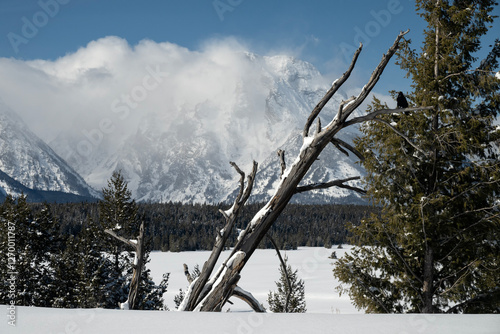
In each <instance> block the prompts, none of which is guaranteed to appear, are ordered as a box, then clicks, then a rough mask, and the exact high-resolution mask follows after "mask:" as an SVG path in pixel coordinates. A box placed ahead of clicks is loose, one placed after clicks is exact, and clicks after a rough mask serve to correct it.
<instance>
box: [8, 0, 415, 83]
mask: <svg viewBox="0 0 500 334" xmlns="http://www.w3.org/2000/svg"><path fill="white" fill-rule="evenodd" d="M42 4H43V5H42ZM43 7H45V10H44V9H43ZM47 9H48V10H47ZM41 11H45V12H46V13H48V15H45V16H44V14H40V12H41ZM26 21H29V22H30V23H31V24H33V25H34V26H35V28H36V29H37V31H33V30H30V29H29V23H26ZM35 23H36V24H38V26H37V25H35ZM23 26H24V27H25V28H24V30H23ZM408 28H410V29H411V30H412V32H411V35H409V37H410V38H412V39H414V40H419V38H420V35H421V31H422V29H423V22H422V20H421V19H420V18H419V17H418V16H417V15H416V13H415V10H414V3H413V1H408V0H399V1H398V0H383V1H373V0H371V1H370V0H363V1H348V0H312V1H300V0H287V1H282V0H280V1H265V0H220V1H219V0H216V1H214V0H182V1H181V0H169V1H165V0H146V1H138V0H41V1H36V0H2V1H1V2H0V34H1V36H2V38H1V40H0V57H14V58H16V59H23V60H31V59H51V60H54V59H57V58H59V57H62V56H64V55H65V54H67V53H72V52H75V51H76V50H78V48H80V47H83V46H85V45H87V43H89V42H91V41H93V40H97V39H99V38H102V37H105V36H110V35H114V36H119V37H121V38H124V39H126V40H127V41H128V42H129V44H131V45H135V44H137V43H138V42H139V41H140V40H143V39H151V40H153V41H156V42H164V41H168V42H171V43H175V44H178V45H180V46H183V47H186V48H189V49H190V50H197V49H198V48H200V47H201V46H202V45H203V44H204V43H206V41H207V40H213V39H220V38H226V37H228V36H232V37H235V38H237V39H238V40H239V41H241V42H242V43H244V44H245V45H247V46H248V48H249V49H250V51H253V52H256V53H259V54H274V53H291V54H293V55H295V56H297V57H299V58H301V59H304V60H307V61H309V62H311V63H313V64H314V65H315V66H316V67H317V68H318V69H319V70H320V71H321V72H322V73H330V72H331V73H333V74H332V75H335V74H337V73H342V72H343V71H344V70H345V66H346V63H347V60H348V59H349V57H350V53H349V52H346V51H345V50H348V51H349V50H350V49H349V47H350V48H351V49H353V48H354V47H355V46H357V41H358V40H361V41H362V42H364V44H365V46H364V52H363V57H362V58H361V59H360V62H359V65H358V67H359V69H358V75H359V80H364V79H363V78H364V77H366V75H369V73H370V72H371V71H372V69H373V68H374V66H375V65H376V64H377V62H378V61H379V60H380V57H381V55H382V53H383V52H384V51H385V50H386V49H387V48H388V47H389V46H390V45H391V44H392V42H393V41H394V39H395V37H396V35H397V33H398V32H399V31H400V30H405V29H408ZM360 32H361V33H360ZM9 33H11V35H10V39H9ZM12 33H13V34H17V35H18V36H21V37H23V38H24V36H25V35H27V37H28V38H26V39H25V40H23V41H22V42H20V41H19V40H15V41H14V42H13V41H12V40H13V38H14V37H12V36H14V35H13V34H12ZM23 33H24V34H23ZM26 33H28V34H26ZM342 47H343V48H342ZM386 76H389V77H393V78H394V79H395V80H397V81H399V82H401V83H402V84H404V81H402V80H401V79H402V76H403V73H402V72H401V71H399V70H398V69H397V68H395V66H392V68H391V69H389V70H388V73H387V75H386ZM381 84H382V85H383V86H384V88H386V89H392V88H391V86H390V85H391V83H384V82H382V83H381Z"/></svg>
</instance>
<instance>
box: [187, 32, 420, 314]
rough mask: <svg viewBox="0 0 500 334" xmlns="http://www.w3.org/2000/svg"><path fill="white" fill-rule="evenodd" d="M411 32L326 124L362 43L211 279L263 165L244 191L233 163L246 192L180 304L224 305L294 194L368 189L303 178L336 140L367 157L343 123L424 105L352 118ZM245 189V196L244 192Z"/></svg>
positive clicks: (215, 308) (228, 214) (192, 306)
mask: <svg viewBox="0 0 500 334" xmlns="http://www.w3.org/2000/svg"><path fill="white" fill-rule="evenodd" d="M406 33H408V31H406V32H401V33H400V34H399V35H398V36H397V38H396V40H395V41H394V44H393V45H392V46H391V47H390V48H389V50H388V51H387V54H386V55H384V56H383V57H382V60H381V61H380V63H379V65H378V66H377V68H376V69H375V70H374V72H373V73H372V75H371V77H370V79H369V81H368V83H367V84H366V85H365V86H364V87H363V89H362V90H361V92H360V93H359V95H358V96H357V97H351V98H350V99H348V100H347V101H344V102H342V103H341V105H340V107H339V110H338V112H337V115H336V116H335V117H334V118H333V119H332V120H331V121H330V123H329V124H328V125H327V126H326V127H325V128H322V127H321V123H320V121H319V118H318V115H319V113H320V112H321V110H322V109H323V107H324V106H325V105H326V103H327V102H328V101H329V100H330V99H331V98H332V96H333V95H334V94H335V93H336V92H337V91H338V89H339V88H340V87H341V86H342V84H344V82H345V81H346V80H347V78H348V77H349V76H350V74H351V72H352V71H353V69H354V66H355V64H356V61H357V59H358V56H359V54H360V52H361V49H362V45H360V46H359V48H358V49H357V50H356V52H355V54H354V57H353V59H352V62H351V65H350V67H349V69H348V70H347V71H346V72H345V73H344V74H343V75H342V76H341V77H340V78H339V79H337V80H336V81H335V82H334V83H333V84H332V87H331V88H330V89H329V90H328V92H327V93H326V95H325V96H324V97H323V99H322V100H321V101H320V102H319V103H318V105H317V106H316V107H315V108H314V109H313V111H312V112H311V114H310V116H309V118H308V119H307V122H306V124H305V126H304V130H303V132H302V137H303V145H302V148H301V150H300V153H299V155H298V156H297V158H296V159H295V161H294V162H293V164H291V165H290V167H288V168H286V169H285V166H286V164H285V161H284V153H283V152H279V153H278V155H279V157H280V162H281V166H282V175H281V179H280V183H279V185H278V186H277V188H276V191H275V193H274V195H273V196H272V197H271V199H270V200H269V202H268V203H267V204H266V205H265V206H264V207H263V208H262V209H261V210H260V211H259V212H258V213H257V214H256V215H255V216H254V217H253V219H252V220H251V221H250V222H249V223H248V225H247V228H246V229H245V230H244V231H243V233H242V234H240V236H239V237H238V242H237V244H236V245H235V247H234V249H233V251H232V253H231V255H230V256H229V259H228V260H226V261H225V262H224V264H223V265H222V266H221V267H220V268H219V270H218V271H217V273H216V274H215V275H214V277H213V278H212V279H210V280H209V279H208V277H209V276H210V275H211V273H212V271H213V266H214V265H215V261H217V258H218V257H219V255H220V251H221V250H222V248H223V247H224V243H225V241H226V240H227V236H228V235H227V233H230V232H231V231H230V229H231V228H232V226H233V224H234V219H235V218H236V215H237V214H238V212H239V209H240V208H241V207H242V206H243V205H244V204H245V202H246V199H247V198H248V196H249V195H250V191H251V189H252V185H253V179H254V176H255V172H256V166H257V165H256V163H254V169H253V171H252V174H251V177H249V180H248V183H247V187H246V189H245V191H244V184H243V178H244V173H243V172H241V170H239V168H237V166H236V165H234V164H233V163H232V164H233V166H235V168H236V169H237V171H238V173H240V174H241V175H242V178H241V180H240V193H239V195H238V198H237V199H236V200H235V203H234V205H233V207H232V208H231V209H230V210H228V211H227V212H223V214H224V217H225V218H226V222H227V223H226V227H225V228H224V229H223V231H222V232H223V233H221V236H220V238H218V239H217V241H216V245H215V246H214V250H213V251H212V255H211V256H210V259H209V261H208V262H207V263H205V265H204V267H203V270H202V273H201V275H200V277H199V278H198V279H197V280H195V281H193V283H192V284H191V285H190V287H189V289H188V293H187V294H186V297H185V300H184V301H183V303H182V304H181V306H180V307H179V310H183V311H193V310H201V311H220V310H221V308H222V306H223V305H224V303H225V302H226V301H227V300H228V298H229V297H230V296H232V295H233V294H235V289H236V286H237V283H238V280H239V278H240V272H241V270H242V269H243V267H244V266H245V264H246V262H247V261H248V260H249V259H250V257H251V256H252V254H253V252H254V251H255V250H256V249H257V247H258V245H259V243H260V241H261V240H262V239H263V238H264V237H265V236H266V233H267V231H268V230H269V228H270V227H271V226H272V225H273V223H274V222H275V221H276V219H277V218H278V216H279V215H280V214H281V212H282V211H283V209H284V208H285V207H286V205H287V204H288V202H289V201H290V199H291V198H292V196H293V195H294V194H296V193H299V192H304V191H309V190H315V189H324V188H328V187H333V186H338V187H344V188H348V189H351V190H355V191H359V192H364V191H363V190H362V189H359V188H357V187H354V186H349V185H346V184H345V182H347V181H350V180H354V179H358V178H359V177H353V178H348V179H345V180H334V181H331V182H327V183H320V184H312V185H305V186H299V183H300V182H301V180H302V179H303V178H304V176H305V175H306V173H307V171H308V170H309V168H310V167H311V165H312V164H313V163H314V161H316V160H317V158H318V156H319V155H320V153H321V152H322V151H323V149H324V148H325V147H326V146H327V145H328V144H330V143H332V144H333V145H335V146H336V147H337V148H339V149H340V150H341V151H342V152H344V153H347V151H346V150H348V151H351V152H352V153H354V154H355V155H357V156H358V157H361V154H360V153H359V152H357V151H356V150H354V149H353V148H352V147H351V146H350V145H348V144H347V143H345V142H343V141H341V140H339V139H336V138H335V135H336V134H337V133H338V132H339V131H340V130H342V129H343V128H345V127H348V126H351V125H354V124H358V123H361V122H365V121H370V120H377V116H379V115H382V114H391V113H400V112H404V111H406V112H408V111H413V110H419V109H424V108H405V109H386V110H376V111H372V112H371V113H369V114H367V115H365V116H361V117H356V118H352V119H350V120H348V118H349V116H350V115H351V114H352V112H353V111H354V110H355V109H356V108H357V107H359V105H360V104H361V103H362V102H363V101H364V100H365V98H366V97H367V96H368V94H369V93H370V91H371V90H372V89H373V87H374V86H375V84H376V83H377V81H378V79H379V78H380V76H381V74H382V72H383V71H384V68H385V66H386V65H387V63H388V62H389V60H390V58H391V57H392V56H393V55H394V53H395V52H396V49H397V48H398V44H399V41H400V40H401V38H402V37H403V36H404V35H405V34H406ZM316 119H318V125H317V127H316V131H315V132H314V133H313V134H310V133H309V132H310V131H309V130H310V128H311V126H312V124H313V123H314V121H315V120H316ZM243 193H244V196H243V197H242V194H243Z"/></svg>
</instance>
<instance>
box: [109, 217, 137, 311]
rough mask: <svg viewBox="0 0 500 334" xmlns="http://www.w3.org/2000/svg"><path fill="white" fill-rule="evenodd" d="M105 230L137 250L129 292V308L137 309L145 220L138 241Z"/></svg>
mask: <svg viewBox="0 0 500 334" xmlns="http://www.w3.org/2000/svg"><path fill="white" fill-rule="evenodd" d="M104 232H106V233H108V234H109V235H111V236H112V237H114V238H116V239H118V240H120V241H121V242H123V243H125V244H126V245H128V246H130V247H132V248H133V249H134V251H135V263H134V269H133V273H132V280H131V281H130V288H129V292H128V303H129V309H131V310H135V309H137V307H138V305H139V300H138V296H139V285H140V284H141V273H142V269H143V268H144V250H145V247H144V222H142V223H141V226H140V228H139V236H138V237H137V242H133V241H131V240H127V239H125V238H123V237H121V236H119V235H117V234H116V233H115V232H114V231H111V230H104Z"/></svg>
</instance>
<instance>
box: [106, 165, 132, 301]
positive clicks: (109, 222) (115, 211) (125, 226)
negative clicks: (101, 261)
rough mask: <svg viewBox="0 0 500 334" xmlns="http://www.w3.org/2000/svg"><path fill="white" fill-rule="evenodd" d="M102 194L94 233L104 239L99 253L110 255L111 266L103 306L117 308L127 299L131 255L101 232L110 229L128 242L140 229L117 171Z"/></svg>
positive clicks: (130, 201)
mask: <svg viewBox="0 0 500 334" xmlns="http://www.w3.org/2000/svg"><path fill="white" fill-rule="evenodd" d="M102 194H103V200H102V201H101V202H99V223H100V226H101V228H100V231H99V232H97V233H98V235H99V236H100V238H99V240H104V242H103V245H102V250H103V251H104V252H107V253H108V254H110V255H111V257H112V261H113V263H114V268H113V270H112V271H109V272H108V274H109V275H110V282H109V284H108V285H107V291H106V295H107V296H108V299H107V302H106V307H111V308H117V307H118V306H119V305H120V303H123V302H125V301H126V300H127V292H126V291H128V286H126V285H125V282H127V281H129V280H130V276H131V274H132V269H131V266H132V264H133V262H132V261H133V258H134V255H133V254H132V253H131V252H130V250H129V249H128V248H126V247H124V245H123V244H122V243H121V242H120V241H118V240H116V239H114V238H112V237H111V236H109V235H107V234H106V233H104V229H110V230H112V231H114V232H116V233H117V234H118V235H120V236H122V237H124V238H127V239H133V238H135V236H136V235H137V233H138V230H139V222H138V219H137V211H138V208H137V204H136V203H135V201H134V200H133V199H132V193H131V191H130V190H128V187H127V182H126V181H125V179H124V177H123V176H122V174H121V173H120V172H118V171H115V172H113V175H112V176H111V179H110V180H109V181H108V186H107V187H106V188H104V189H103V190H102ZM101 237H102V238H101Z"/></svg>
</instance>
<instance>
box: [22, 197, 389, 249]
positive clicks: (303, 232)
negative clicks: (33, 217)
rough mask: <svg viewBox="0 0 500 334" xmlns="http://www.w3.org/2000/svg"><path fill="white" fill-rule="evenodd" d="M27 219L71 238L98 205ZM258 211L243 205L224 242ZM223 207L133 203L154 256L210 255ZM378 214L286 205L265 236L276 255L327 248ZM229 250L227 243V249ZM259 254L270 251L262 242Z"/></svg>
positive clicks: (58, 208)
mask: <svg viewBox="0 0 500 334" xmlns="http://www.w3.org/2000/svg"><path fill="white" fill-rule="evenodd" d="M28 206H29V208H30V210H31V211H32V212H33V214H37V213H40V212H41V211H43V210H49V212H50V213H51V215H52V216H53V217H54V219H55V220H56V221H57V222H58V229H59V231H60V233H61V234H62V235H73V236H75V237H77V236H78V235H79V234H80V232H81V231H82V230H83V229H85V228H87V227H89V226H92V225H93V224H95V222H98V221H99V204H98V203H88V202H82V203H66V204H58V203H50V204H49V203H47V204H41V203H33V204H28ZM261 206H262V204H261V203H253V204H248V205H247V206H246V207H245V208H244V210H243V212H242V213H241V214H240V217H239V218H238V221H237V223H236V229H235V231H234V233H233V235H232V236H231V239H230V241H231V242H232V244H234V241H235V240H236V238H237V236H238V234H237V232H238V230H237V229H243V228H244V223H245V222H246V221H249V220H250V219H251V218H252V216H253V215H254V214H255V213H256V212H257V211H258V210H259V208H260V207H261ZM227 207H228V205H227V204H216V205H215V204H189V203H188V204H184V203H172V202H169V203H137V208H138V212H137V215H138V217H140V219H141V220H144V221H145V232H146V233H145V234H146V236H147V238H148V239H149V242H150V244H151V250H154V251H164V252H166V251H172V252H182V251H195V250H210V249H211V248H212V246H213V243H214V240H215V238H216V234H217V233H218V231H219V230H220V229H221V228H222V227H223V225H222V222H223V217H222V215H221V213H220V212H219V209H223V210H224V209H227ZM378 211H379V209H377V208H376V207H371V206H363V205H345V204H328V205H327V204H322V205H313V204H308V205H301V204H290V205H288V206H287V208H286V209H285V211H284V212H283V214H282V215H281V216H280V218H279V219H278V221H277V224H276V225H275V226H273V228H272V229H271V231H270V234H271V236H272V237H273V238H274V239H275V240H276V242H277V244H278V245H279V247H280V248H281V249H296V248H297V247H302V246H307V247H323V246H324V247H330V246H331V245H337V244H345V243H348V236H349V231H348V230H347V228H346V226H347V224H348V223H353V224H355V225H356V224H359V222H360V221H361V220H362V219H363V218H365V217H368V216H369V215H370V214H372V213H376V212H378ZM229 244H231V243H229ZM261 248H272V245H271V243H270V242H269V241H268V240H264V241H263V243H262V244H261Z"/></svg>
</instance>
